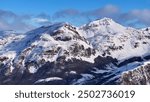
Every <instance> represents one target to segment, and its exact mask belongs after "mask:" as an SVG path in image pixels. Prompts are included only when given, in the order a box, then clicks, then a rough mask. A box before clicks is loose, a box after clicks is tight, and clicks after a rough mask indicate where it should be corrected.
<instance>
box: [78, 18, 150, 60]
mask: <svg viewBox="0 0 150 102" xmlns="http://www.w3.org/2000/svg"><path fill="white" fill-rule="evenodd" d="M80 30H81V31H82V32H83V33H84V35H85V37H86V38H87V39H88V40H89V42H90V43H91V44H92V45H93V47H94V48H95V49H97V50H99V52H100V53H101V54H103V56H112V57H113V58H117V59H118V60H120V61H122V60H125V59H128V58H132V57H135V56H146V55H149V54H150V46H149V45H150V30H149V29H148V28H147V29H142V30H139V29H134V28H130V27H123V26H122V25H120V24H118V23H116V22H114V21H113V20H112V19H109V18H104V19H101V20H96V21H93V22H90V23H89V24H86V25H84V26H82V27H81V28H80Z"/></svg>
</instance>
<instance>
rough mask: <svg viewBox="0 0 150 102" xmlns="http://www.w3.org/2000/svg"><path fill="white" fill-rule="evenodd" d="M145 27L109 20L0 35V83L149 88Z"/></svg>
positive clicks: (149, 41)
mask: <svg viewBox="0 0 150 102" xmlns="http://www.w3.org/2000/svg"><path fill="white" fill-rule="evenodd" d="M149 60H150V28H143V29H135V28H131V27H124V26H122V25H120V24H119V23H116V22H115V21H113V20H112V19H110V18H103V19H98V20H95V21H91V22H89V23H87V24H85V25H83V26H80V27H75V26H73V25H71V24H69V23H55V24H49V25H47V26H42V27H40V28H37V29H34V30H31V31H29V32H26V33H23V34H20V33H17V32H15V31H1V32H0V84H94V85H95V84H149V83H150V69H149V68H150V64H149V63H150V61H149Z"/></svg>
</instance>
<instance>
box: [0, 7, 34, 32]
mask: <svg viewBox="0 0 150 102" xmlns="http://www.w3.org/2000/svg"><path fill="white" fill-rule="evenodd" d="M29 19H31V16H30V15H17V14H15V13H13V12H11V11H5V10H0V30H12V29H13V30H17V31H27V30H30V29H32V28H33V27H34V26H33V25H29V24H28V23H27V20H29Z"/></svg>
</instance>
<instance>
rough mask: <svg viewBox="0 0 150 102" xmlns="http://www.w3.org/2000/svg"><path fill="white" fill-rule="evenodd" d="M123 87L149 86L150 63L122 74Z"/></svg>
mask: <svg viewBox="0 0 150 102" xmlns="http://www.w3.org/2000/svg"><path fill="white" fill-rule="evenodd" d="M121 79H122V84H123V85H149V84H150V63H149V64H147V65H143V66H141V67H138V68H136V69H133V70H131V71H128V72H125V73H123V74H122V78H121Z"/></svg>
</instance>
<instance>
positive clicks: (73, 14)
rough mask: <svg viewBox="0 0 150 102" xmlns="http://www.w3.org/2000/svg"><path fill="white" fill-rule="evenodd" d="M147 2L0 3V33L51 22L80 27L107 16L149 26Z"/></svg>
mask: <svg viewBox="0 0 150 102" xmlns="http://www.w3.org/2000/svg"><path fill="white" fill-rule="evenodd" d="M149 5H150V0H0V30H9V29H13V30H18V31H28V30H30V29H33V28H35V27H38V26H42V25H46V24H49V23H54V22H62V21H65V22H69V23H72V24H74V25H76V26H80V25H82V24H84V23H87V22H89V21H91V20H94V19H99V18H103V17H109V18H112V19H114V20H115V21H116V22H119V23H121V24H123V25H125V26H132V27H136V28H140V27H147V26H150V21H149V19H150V6H149Z"/></svg>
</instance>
